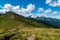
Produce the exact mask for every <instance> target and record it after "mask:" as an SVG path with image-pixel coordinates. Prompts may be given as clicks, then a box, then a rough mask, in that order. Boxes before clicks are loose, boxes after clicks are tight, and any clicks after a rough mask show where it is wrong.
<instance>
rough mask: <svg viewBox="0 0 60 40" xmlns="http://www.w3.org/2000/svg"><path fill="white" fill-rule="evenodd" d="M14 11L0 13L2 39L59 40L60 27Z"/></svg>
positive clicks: (0, 34) (0, 36) (0, 37)
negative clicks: (57, 27)
mask: <svg viewBox="0 0 60 40" xmlns="http://www.w3.org/2000/svg"><path fill="white" fill-rule="evenodd" d="M53 27H54V26H50V25H47V24H44V23H41V22H37V21H36V20H34V19H30V18H25V17H23V16H21V15H17V14H15V13H12V12H7V13H6V14H2V15H0V40H32V39H35V40H59V39H60V31H59V30H60V29H56V28H53Z"/></svg>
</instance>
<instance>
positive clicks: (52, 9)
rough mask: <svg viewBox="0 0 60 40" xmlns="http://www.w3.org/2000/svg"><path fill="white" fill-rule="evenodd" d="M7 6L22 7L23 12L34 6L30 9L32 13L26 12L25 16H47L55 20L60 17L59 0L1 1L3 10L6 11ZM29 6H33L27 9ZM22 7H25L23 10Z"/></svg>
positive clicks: (0, 11)
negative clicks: (5, 6)
mask: <svg viewBox="0 0 60 40" xmlns="http://www.w3.org/2000/svg"><path fill="white" fill-rule="evenodd" d="M6 4H10V5H13V6H15V7H16V6H17V5H18V6H19V7H21V8H20V9H21V10H22V11H23V10H26V9H27V10H28V9H29V7H31V6H32V7H31V9H29V11H30V12H26V14H25V15H28V14H29V13H30V15H31V14H32V15H35V16H36V15H37V16H44V15H45V16H47V17H53V18H59V17H60V5H59V4H60V1H59V0H1V1H0V6H1V7H2V10H3V9H4V5H6ZM28 5H31V6H29V7H28V8H27V6H28ZM33 5H34V6H35V8H34V7H33ZM22 6H23V9H22ZM1 7H0V8H1ZM32 8H34V9H32ZM5 9H6V8H5ZM2 10H1V9H0V13H3V11H2ZM15 11H16V10H15ZM24 12H25V11H24ZM4 13H5V12H4ZM27 13H28V14H27ZM21 15H22V14H21ZM35 16H34V17H35ZM32 17H33V16H32Z"/></svg>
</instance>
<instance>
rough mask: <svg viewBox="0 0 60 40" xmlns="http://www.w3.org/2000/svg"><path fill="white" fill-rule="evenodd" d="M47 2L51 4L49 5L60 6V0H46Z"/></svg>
mask: <svg viewBox="0 0 60 40" xmlns="http://www.w3.org/2000/svg"><path fill="white" fill-rule="evenodd" d="M46 4H49V6H53V7H56V6H60V0H54V1H53V0H46Z"/></svg>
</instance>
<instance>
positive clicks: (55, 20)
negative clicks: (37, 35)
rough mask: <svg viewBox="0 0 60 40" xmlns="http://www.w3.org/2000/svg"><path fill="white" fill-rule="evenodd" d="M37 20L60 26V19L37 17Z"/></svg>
mask: <svg viewBox="0 0 60 40" xmlns="http://www.w3.org/2000/svg"><path fill="white" fill-rule="evenodd" d="M36 20H38V21H39V22H42V23H45V24H48V25H52V26H56V27H60V19H56V18H49V17H37V18H36Z"/></svg>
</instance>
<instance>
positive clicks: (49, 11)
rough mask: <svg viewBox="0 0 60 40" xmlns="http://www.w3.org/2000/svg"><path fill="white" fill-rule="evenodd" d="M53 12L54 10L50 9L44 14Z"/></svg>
mask: <svg viewBox="0 0 60 40" xmlns="http://www.w3.org/2000/svg"><path fill="white" fill-rule="evenodd" d="M51 12H52V10H51V9H50V8H49V9H47V10H45V11H44V13H51Z"/></svg>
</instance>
